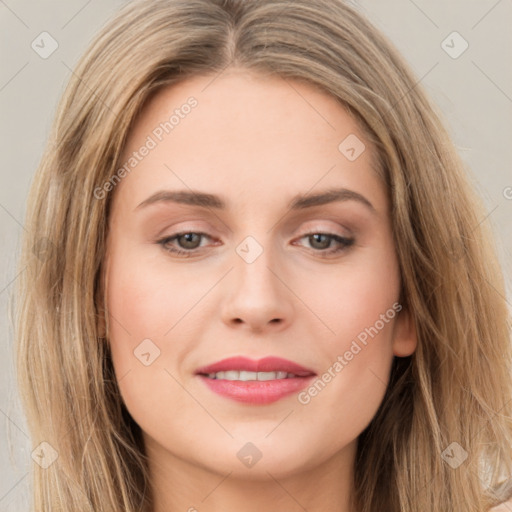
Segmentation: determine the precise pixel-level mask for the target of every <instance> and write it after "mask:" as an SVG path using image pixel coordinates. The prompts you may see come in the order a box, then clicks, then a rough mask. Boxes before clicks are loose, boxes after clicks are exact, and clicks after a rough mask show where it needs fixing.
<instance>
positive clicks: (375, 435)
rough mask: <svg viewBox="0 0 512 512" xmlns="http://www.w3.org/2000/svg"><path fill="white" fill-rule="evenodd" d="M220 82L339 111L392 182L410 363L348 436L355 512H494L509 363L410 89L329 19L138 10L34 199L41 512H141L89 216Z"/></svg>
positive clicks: (130, 424)
mask: <svg viewBox="0 0 512 512" xmlns="http://www.w3.org/2000/svg"><path fill="white" fill-rule="evenodd" d="M228 66H236V67H239V68H242V69H246V70H247V71H248V72H249V71H250V72H257V73H260V74H265V75H273V76H278V77H282V78H285V79H292V80H301V81H304V82H307V83H309V84H312V85H314V86H315V87H318V88H320V89H321V90H322V91H324V92H325V93H327V94H330V95H332V96H333V97H335V98H337V99H338V100H339V102H340V104H341V105H343V106H344V107H345V108H347V109H348V111H349V112H350V113H351V114H352V115H353V116H354V118H355V119H356V120H357V121H358V122H359V123H360V125H361V127H362V129H363V130H364V131H365V133H366V134H367V137H368V140H369V141H371V143H372V145H373V147H374V148H375V151H376V155H377V157H378V160H379V162H380V166H381V169H382V171H383V174H384V176H385V181H386V185H387V187H388V190H389V197H390V200H391V205H392V208H391V217H392V223H393V227H394V236H395V244H396V251H397V255H398V259H399V264H400V269H401V277H402V297H401V300H402V304H403V305H404V307H406V308H408V310H409V311H410V312H411V314H412V317H413V319H414V321H415V323H416V327H417V331H418V338H419V339H418V347H417V350H416V352H415V353H414V355H413V356H411V357H408V358H396V359H395V361H394V363H393V368H392V373H391V381H390V384H389V387H388V390H387V394H386V396H385V398H384V401H383V403H382V405H381V407H380V408H379V410H378V412H377V414H376V416H375V418H374V419H373V421H372V422H371V424H370V425H369V426H368V428H367V429H366V430H365V431H364V432H363V433H362V434H361V436H360V439H359V444H358V452H357V459H356V463H355V468H354V469H355V482H354V483H355V492H354V496H355V503H356V506H357V510H358V511H360V512H375V511H376V510H385V511H386V512H399V511H401V512H417V511H418V510H421V511H422V512H445V511H446V510H450V511H452V512H470V511H474V512H482V511H484V510H488V509H489V508H490V507H491V506H494V505H496V504H497V503H499V502H500V501H502V500H503V499H504V498H505V492H504V493H502V494H503V495H502V496H501V497H500V496H497V491H496V489H498V487H499V485H502V487H503V485H504V484H503V482H505V481H506V479H507V478H509V477H510V475H511V474H512V454H511V446H512V401H511V400H512V383H511V377H510V371H511V368H512V348H511V343H510V333H509V325H508V321H509V317H508V311H507V308H506V305H505V300H504V298H503V297H504V295H505V291H504V285H503V281H502V277H501V273H500V267H499V265H498V263H497V260H496V258H495V255H494V250H493V248H492V244H491V241H490V240H491V239H490V236H489V235H488V234H487V233H486V229H485V223H483V222H482V219H483V218H484V217H485V215H484V211H483V208H482V206H481V204H480V202H479V200H477V198H476V197H475V195H474V193H473V192H472V190H471V188H470V186H469V184H468V182H467V178H466V177H465V170H464V169H463V165H462V164H461V160H460V159H459V156H458V155H457V153H456V151H455V149H454V147H453V145H452V144H451V143H450V142H449V136H448V134H447V132H446V131H445V129H444V128H443V126H442V124H441V122H440V120H439V115H438V114H437V113H436V112H435V110H434V108H433V107H432V105H430V104H429V101H428V100H427V98H426V96H425V94H424V92H423V91H422V88H421V86H420V85H419V84H417V80H416V78H415V77H414V76H413V75H412V73H411V72H410V70H409V69H408V67H407V65H406V64H405V63H404V61H403V60H402V59H401V57H400V56H399V55H398V54H397V52H396V50H395V49H394V48H393V47H392V45H391V44H390V43H389V42H388V41H387V40H386V39H385V38H384V37H383V36H382V35H381V34H380V33H379V32H378V31H377V30H376V29H375V28H374V27H373V26H372V25H371V24H370V23H369V22H368V21H366V20H365V18H364V17H363V16H361V15H360V14H359V13H358V12H357V11H356V10H355V9H354V8H352V7H350V6H349V5H347V4H346V3H344V2H342V1H341V0H316V1H315V2H311V1H309V0H270V1H255V0H245V1H242V0H142V1H135V2H132V3H129V4H128V5H126V6H125V7H124V8H123V9H122V10H121V11H120V12H119V14H118V15H117V16H116V17H115V18H114V19H113V20H111V21H110V22H109V23H108V25H107V26H106V27H105V28H104V29H103V30H102V31H101V33H100V34H99V35H98V36H97V37H96V38H95V40H94V41H93V43H92V44H91V46H90V48H89V49H88V50H87V52H86V54H85V55H84V56H83V58H82V59H81V60H80V62H79V63H78V65H77V67H76V69H75V71H74V73H73V75H72V77H71V79H70V83H69V85H68V87H67V89H66V91H65V94H64V96H63V98H62V100H61V103H60V105H59V108H58V112H57V116H56V120H55V123H54V126H53V129H52V132H51V136H50V141H49V142H48V146H47V149H46V151H45V154H44V155H43V158H42V161H41V164H40V167H39V169H38V171H37V174H36V176H35V180H34V183H33V185H32V189H31V192H30V196H29V199H28V208H27V218H26V228H27V234H26V235H25V238H24V245H23V254H22V258H21V262H20V268H23V269H24V272H23V273H22V275H21V278H20V285H19V289H18V292H17V306H18V307H17V311H18V314H17V329H16V331H17V354H18V356H17V357H18V360H17V365H18V375H19V383H20V389H21V394H22V398H23V401H24V406H25V409H26V413H27V419H28V423H29V426H30V429H31V435H32V437H33V440H34V445H37V444H39V443H40V442H42V441H45V442H47V443H49V444H50V445H51V446H52V447H53V448H54V449H55V450H56V451H57V452H58V456H59V457H58V459H57V460H56V461H55V462H54V463H53V464H51V465H50V466H49V467H48V468H46V469H43V468H41V467H39V466H38V465H37V464H34V508H35V510H37V511H39V512H47V511H48V512H49V511H51V512H58V511H66V512H75V511H76V512H78V511H80V512H86V511H90V512H92V511H97V510H102V511H103V512H119V510H124V511H126V512H135V511H141V510H142V511H149V510H151V488H150V481H149V478H148V471H147V461H146V457H145V454H144V448H143V444H142V441H141V435H140V428H139V427H138V426H137V425H136V424H135V422H134V421H133V420H132V419H131V417H130V415H129V414H128V412H127V410H126V408H125V407H124V404H123V403H122V399H121V397H120V393H119V390H118V387H117V382H116V379H115V376H114V373H113V369H112V363H111V359H110V353H109V347H108V343H104V342H101V341H98V336H99V333H98V321H99V319H100V318H101V317H102V315H103V314H104V311H103V306H102V305H103V304H104V297H103V291H104V290H102V272H103V269H102V262H103V257H104V253H105V241H106V237H107V226H108V222H107V221H108V215H109V207H110V204H111V196H112V194H111V193H110V194H107V196H106V197H105V198H104V199H96V197H95V194H94V190H95V189H96V188H97V187H101V186H102V185H103V184H104V183H105V181H106V180H109V179H111V177H112V176H113V175H114V174H115V173H116V169H117V168H118V167H117V166H118V165H119V156H120V155H121V152H122V149H123V147H124V144H125V142H126V139H127V135H128V133H129V130H130V128H131V126H132V125H133V123H134V121H135V119H136V116H137V114H138V113H140V111H141V109H142V108H143V106H144V105H145V103H146V102H147V100H148V98H149V97H150V96H152V95H153V94H155V93H156V92H157V91H158V90H159V89H161V88H162V87H164V86H168V85H170V84H174V83H177V82H179V81H182V80H184V79H186V78H187V77H191V76H194V75H199V74H202V75H210V74H211V75H212V76H213V74H215V73H222V71H223V70H224V69H225V68H226V67H228ZM107 317H108V315H107ZM107 337H108V334H107ZM453 443H457V444H453ZM447 450H448V451H447ZM450 450H451V451H450ZM453 450H456V453H459V454H460V453H466V452H467V456H468V457H467V460H465V462H463V463H462V464H461V465H460V466H459V467H457V468H455V467H452V466H454V465H453V464H449V463H448V462H447V461H449V457H450V456H451V457H453V453H454V451H453ZM461 450H465V452H461ZM491 489H494V490H495V492H493V491H491ZM509 492H510V491H509ZM509 492H508V493H509Z"/></svg>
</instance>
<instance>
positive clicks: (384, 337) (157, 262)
mask: <svg viewBox="0 0 512 512" xmlns="http://www.w3.org/2000/svg"><path fill="white" fill-rule="evenodd" d="M214 78H215V80H213V79H214ZM190 96H194V97H195V98H196V99H197V101H198V105H197V106H196V107H195V108H194V109H192V110H191V112H190V113H189V114H188V115H187V116H185V117H184V118H183V119H180V122H179V124H178V125H177V126H176V127H175V128H174V129H173V131H172V132H171V133H169V134H167V135H166V136H165V137H164V138H163V140H162V141H161V142H159V143H158V145H157V146H156V147H155V148H154V149H152V150H151V151H150V152H149V154H148V155H147V156H145V157H144V158H143V159H142V160H141V161H140V162H139V163H138V164H137V166H136V167H135V168H134V170H132V171H131V172H130V173H129V174H127V176H126V177H124V179H122V181H121V182H120V183H119V184H118V185H117V186H116V188H115V191H114V197H113V203H112V210H111V216H110V219H109V235H108V241H107V254H106V262H105V263H106V265H105V269H106V270H105V277H106V281H105V282H106V291H107V295H106V296H107V302H108V304H107V308H108V311H109V324H110V325H109V341H110V344H111V347H112V357H113V364H114V367H115V371H116V376H117V379H118V382H119V387H120V391H121V394H122V398H123V400H124V402H125V404H126V406H127V408H128V410H129V412H130V414H131V415H132V417H133V418H134V420H135V421H136V422H137V423H138V424H139V425H140V427H141V429H142V431H143V436H144V442H145V446H146V451H147V455H148V458H149V467H150V472H151V478H152V486H153V494H154V499H155V508H154V510H155V512H163V511H167V512H168V511H186V510H190V511H192V510H198V511H200V512H203V511H213V510H223V511H228V512H229V511H235V510H237V511H239V510H244V511H247V512H251V511H261V510H275V509H282V510H287V511H291V512H292V511H299V510H301V511H302V510H303V509H304V508H306V509H307V510H308V511H309V512H314V511H320V510H322V511H323V512H325V511H337V512H340V511H341V512H349V511H351V510H352V508H351V505H350V503H349V495H350V491H351V489H352V484H351V482H352V477H353V469H352V468H353V463H354V456H355V453H356V447H357V439H358V436H359V435H360V433H361V432H362V431H363V430H364V429H365V428H366V426H367V425H368V424H369V422H370V421H371V419H372V418H373V416H374V415H375V413H376V411H377V409H378V407H379V405H380V403H381V401H382V399H383V396H384V392H385V389H386V384H387V382H388V376H389V371H390V368H391V363H392V360H393V358H394V357H395V356H397V357H403V356H408V355H410V354H412V353H413V352H414V350H415V348H416V333H415V328H414V325H413V324H412V322H411V319H410V317H409V315H408V313H407V312H406V311H405V310H402V311H401V312H400V313H398V314H397V315H396V316H395V317H394V318H393V319H391V320H389V321H388V322H387V323H386V324H385V326H384V327H383V328H382V329H381V330H380V331H379V332H378V334H377V335H376V336H374V337H373V338H370V339H369V342H368V344H367V345H366V346H364V348H363V349H362V350H361V351H360V352H359V353H358V354H357V355H355V356H354V357H353V359H352V360H350V361H349V362H348V364H347V365H346V366H344V368H343V370H342V371H341V372H339V373H337V374H336V376H335V377H334V378H332V379H331V381H330V382H329V383H328V384H327V385H326V386H325V388H324V389H323V390H322V391H321V392H320V393H318V394H317V395H316V396H314V397H312V398H311V400H310V401H309V403H307V404H302V403H300V402H299V400H298V396H297V393H294V394H292V395H290V396H287V397H285V398H283V399H281V400H279V401H277V402H274V403H272V404H267V405H250V404H245V403H240V402H236V401H233V400H230V399H228V398H225V397H223V396H219V395H217V394H215V393H213V392H212V391H211V390H209V389H208V388H207V386H205V384H204V382H203V381H202V380H201V379H200V378H199V377H198V376H197V375H196V374H195V371H196V369H197V368H199V367H200V366H204V365H207V364H211V363H214V362H216V361H219V360H221V359H224V358H226V357H232V356H239V355H243V356H246V357H249V358H253V359H259V358H261V357H265V356H268V355H273V356H277V357H282V358H285V359H289V360H292V361H295V362H297V363H299V364H301V365H303V366H305V367H307V368H310V369H312V370H313V371H314V372H315V373H316V374H317V375H322V374H323V373H324V372H326V371H327V370H328V368H330V367H332V366H333V363H334V362H335V361H336V360H337V358H338V356H340V355H341V356H343V354H344V353H345V352H346V351H347V350H349V349H350V346H351V343H352V342H353V340H355V339H356V337H357V336H358V334H360V333H361V332H363V331H364V330H365V328H368V327H370V326H373V325H375V323H376V321H377V320H378V319H379V318H380V315H382V314H385V313H386V311H387V310H389V309H390V308H392V305H393V304H394V303H397V302H398V298H399V293H400V277H399V267H398V262H397V257H396V253H395V247H394V242H393V236H392V226H391V222H390V216H389V204H388V200H387V194H386V189H385V187H384V184H383V182H382V180H381V178H380V176H379V175H378V174H377V172H376V171H375V170H374V167H373V165H372V164H373V163H374V157H375V155H374V152H373V149H372V147H371V146H370V143H369V142H368V141H366V140H365V138H364V135H363V133H362V132H361V130H360V129H359V127H358V125H357V124H356V122H355V121H354V119H353V118H352V117H350V116H349V114H348V113H347V112H346V111H345V109H344V108H343V107H342V106H341V105H340V104H339V103H338V102H337V101H336V100H335V99H334V98H332V97H330V96H328V95H326V94H325V93H323V92H321V91H319V90H317V89H315V88H313V87H312V86H310V85H307V84H304V83H299V82H296V81H287V80H284V79H281V78H275V77H273V78H268V77H263V76H260V75H255V74H253V73H249V72H247V71H245V70H240V69H232V68H230V69H229V70H227V71H224V72H223V73H222V74H221V75H220V76H217V77H214V76H196V77H194V78H192V79H188V80H186V81H184V82H182V83H180V84H178V85H174V86H172V87H167V88H166V89H163V90H162V91H160V92H159V93H158V94H157V95H156V96H155V97H154V98H153V99H152V100H151V101H150V102H149V103H148V104H147V105H146V107H145V108H144V109H143V111H142V114H141V116H139V118H138V119H137V120H136V123H135V125H134V127H133V129H132V131H131V133H130V136H129V139H128V141H127V145H126V148H125V151H124V154H123V156H122V159H121V161H123V162H124V161H126V160H127V159H128V158H129V157H130V155H132V153H133V151H138V150H139V148H140V147H141V146H142V145H143V144H144V142H145V141H146V140H147V137H148V135H151V133H152V131H153V130H154V129H155V127H157V126H158V125H159V123H161V122H163V121H164V120H166V119H168V118H169V116H170V115H171V114H172V111H173V110H174V109H175V108H179V107H180V106H181V105H183V104H184V103H185V102H186V100H187V98H189V97H190ZM349 134H355V135H357V137H358V138H359V139H360V140H361V141H363V142H364V143H365V145H366V150H365V151H364V152H363V153H362V154H361V155H360V156H359V157H358V158H357V159H356V160H355V161H349V160H348V159H347V158H346V157H345V156H344V155H343V154H342V153H341V152H340V151H339V150H338V145H339V144H340V142H341V141H343V140H344V139H345V137H347V136H348V135H349ZM331 187H344V188H347V189H350V190H351V191H355V192H357V193H359V194H361V195H362V196H364V197H365V198H366V199H367V201H369V202H370V203H371V205H373V208H374V211H372V210H371V209H370V208H369V207H368V206H366V205H365V204H363V203H362V202H360V201H356V200H351V199H349V200H344V201H336V202H331V203H329V204H324V205H320V206H314V207H310V208H306V209H303V210H300V211H292V210H290V208H289V207H288V204H289V202H290V200H291V198H292V197H294V196H296V195H306V194H313V193H317V192H320V191H323V190H325V189H328V188H331ZM161 190H187V191H190V190H194V191H201V192H207V193H211V194H216V195H219V196H221V197H222V198H223V200H224V201H225V202H226V203H227V208H226V209H225V210H217V209H214V208H205V207H201V206H193V205H183V204H177V203H174V202H164V201H160V202H155V203H153V204H151V205H146V206H142V207H139V208H137V206H138V205H139V204H140V203H141V202H143V201H145V200H146V199H147V198H148V197H149V196H151V195H152V194H154V193H155V192H157V191H161ZM182 231H185V232H199V233H206V234H207V235H208V236H207V237H203V238H199V241H198V239H197V238H196V239H194V240H195V243H196V247H198V248H197V249H195V251H196V253H195V255H193V256H191V257H183V256H179V255H176V254H173V253H171V252H169V251H166V249H165V247H163V246H162V245H161V244H159V243H158V240H160V239H162V238H163V237H165V236H167V237H171V236H172V235H174V234H176V233H178V232H182ZM312 233H328V234H335V235H338V236H342V237H346V238H353V239H354V243H353V244H352V245H349V246H346V247H344V246H343V244H339V243H337V242H336V241H335V240H334V239H330V240H331V242H329V238H327V241H326V240H325V239H323V240H322V241H320V242H319V241H316V242H315V239H312V237H310V236H307V235H309V234H312ZM247 236H251V237H253V238H254V239H255V240H256V241H257V243H258V244H259V245H260V246H261V248H262V250H263V252H262V253H261V254H260V255H259V256H258V257H257V258H256V260H255V261H253V262H252V263H248V262H247V261H245V260H244V259H243V258H242V257H241V256H240V255H239V254H238V253H237V251H236V249H237V247H238V246H239V244H240V243H241V242H242V241H243V240H244V239H245V238H246V237H247ZM194 240H193V241H192V242H194ZM186 242H187V241H186V240H183V238H182V239H181V245H180V240H178V239H175V240H174V241H173V242H169V243H168V244H167V247H169V246H170V247H175V248H181V249H182V250H187V247H191V245H190V244H191V242H190V241H189V245H188V246H187V245H186ZM329 243H330V245H329ZM322 244H323V245H322ZM333 248H334V249H336V248H341V249H342V250H341V251H339V252H336V253H331V254H330V255H327V256H325V253H326V252H328V251H329V250H333ZM188 250H189V251H190V250H192V251H193V249H190V248H189V249H188ZM322 254H324V256H322ZM144 339H151V340H152V342H153V343H154V344H155V345H156V346H158V348H159V350H160V356H159V357H158V358H157V359H155V360H154V362H152V363H151V364H150V365H149V366H145V365H144V364H142V363H141V362H140V361H139V360H138V359H137V358H136V357H135V355H134V350H136V349H137V347H138V345H139V344H140V343H141V342H142V340H144ZM248 442H251V443H253V444H254V445H255V446H256V447H257V448H258V450H259V451H260V452H261V453H262V457H261V459H260V460H259V461H258V462H257V463H256V464H255V465H254V466H252V467H247V466H246V465H244V464H243V463H242V462H241V461H240V460H239V458H238V457H237V452H238V451H239V450H240V449H241V448H242V447H243V446H244V445H246V443H248Z"/></svg>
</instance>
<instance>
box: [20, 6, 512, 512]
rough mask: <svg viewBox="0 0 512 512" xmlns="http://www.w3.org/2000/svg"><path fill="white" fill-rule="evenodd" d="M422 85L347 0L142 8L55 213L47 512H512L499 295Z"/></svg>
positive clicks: (60, 168)
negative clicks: (501, 509) (506, 510)
mask: <svg viewBox="0 0 512 512" xmlns="http://www.w3.org/2000/svg"><path fill="white" fill-rule="evenodd" d="M415 84H416V80H415V79H414V77H413V76H412V74H411V72H410V71H409V70H408V68H407V67H406V65H405V64H404V62H403V61H402V59H401V58H400V57H399V56H398V55H397V52H396V51H395V50H394V49H393V48H392V47H391V45H390V43H389V42H388V41H387V40H385V38H383V36H382V35H381V34H380V33H379V32H378V31H377V30H376V29H375V28H374V27H372V26H371V25H370V24H369V23H368V22H367V21H366V20H365V19H363V18H362V17H361V15H359V14H358V13H357V12H356V11H355V10H354V9H353V8H351V7H349V6H347V5H346V4H345V3H343V2H341V1H339V0H321V1H317V2H314V3H312V2H308V1H306V0H299V1H293V2H292V1H289V0H276V1H269V2H261V1H251V0H249V1H245V2H242V1H236V0H192V1H184V0H181V1H180V0H172V1H168V0H166V1H163V0H157V1H151V2H150V1H147V0H146V1H137V2H133V3H130V4H128V5H127V6H126V7H124V8H123V9H122V10H121V12H120V13H119V15H118V16H117V17H116V18H115V19H114V20H113V21H111V22H110V23H109V24H108V25H107V26H106V27H105V28H104V30H103V31H102V32H101V33H100V34H99V35H98V37H97V38H96V39H95V40H94V42H93V43H92V45H91V47H90V48H89V50H88V51H87V53H86V54H85V56H84V57H83V59H82V60H81V62H80V63H79V64H78V66H77V69H76V70H75V73H74V74H73V77H72V79H71V82H70V84H69V86H68V89H67V91H66V93H65V95H64V98H63V99H62V102H61V105H60V108H59V111H58V114H57V119H56V121H55V125H54V130H53V133H52V136H51V142H50V144H49V145H48V150H47V152H46V154H45V155H44V157H43V160H42V163H41V166H40V169H39V170H38V173H37V175H36V179H35V183H34V185H33V188H32V192H31V196H30V198H29V209H28V213H27V226H28V232H29V235H28V236H27V237H26V239H25V246H24V256H23V258H22V262H21V265H23V267H25V268H26V270H25V272H24V273H23V282H22V283H21V287H20V290H19V296H20V299H19V301H20V308H19V316H18V344H19V349H18V354H19V359H18V369H19V376H20V385H21V388H22V390H23V396H24V399H25V407H26V410H27V416H28V421H29V424H30V426H31V430H32V435H33V438H34V441H35V444H36V445H37V446H38V448H37V450H38V451H36V454H38V457H39V462H38V463H37V464H36V465H35V480H34V486H35V494H34V505H35V509H36V510H51V511H57V510H66V511H93V510H102V511H118V510H126V511H135V510H148V511H153V512H160V511H164V510H172V511H175V510H176V511H177V510H190V511H192V510H199V511H202V510H235V509H236V510H245V511H252V510H271V509H273V508H279V509H285V510H305V509H307V510H309V511H315V510H320V509H322V510H333V511H334V510H336V511H343V512H348V511H350V512H356V511H357V512H363V511H364V512H371V511H375V510H386V511H390V512H393V511H397V512H398V511H410V512H412V511H417V510H422V511H427V512H440V511H446V510H450V511H456V512H459V511H460V512H467V511H470V510H472V511H487V510H489V509H490V508H491V507H493V506H496V505H498V504H500V503H503V502H505V501H506V499H508V498H509V497H510V486H509V484H508V483H507V482H508V479H509V478H510V475H511V473H512V454H511V449H510V447H511V445H512V421H511V407H512V385H511V382H510V370H511V362H512V353H511V347H510V338H509V330H508V325H507V320H508V312H507V309H506V304H505V301H504V299H503V296H504V291H503V283H502V278H501V275H500V269H499V266H498V264H497V262H496V259H495V256H494V254H493V251H492V246H491V244H490V242H489V238H488V235H487V234H486V232H485V229H484V226H483V225H482V223H481V222H480V220H481V219H482V218H483V217H484V213H483V210H482V208H481V206H477V205H479V202H478V201H477V199H476V197H475V196H474V195H473V192H472V191H471V189H470V187H469V186H468V183H467V181H466V178H465V175H464V170H463V167H462V164H461V162H460V160H459V157H458V156H457V154H456V152H455V150H454V148H453V145H452V144H450V143H449V142H448V140H449V138H448V136H447V133H446V131H445V130H444V129H443V127H442V125H441V124H440V122H439V120H438V117H437V116H436V114H435V112H434V109H433V107H432V106H431V105H430V104H429V102H428V100H427V99H426V97H425V95H424V93H423V91H422V90H421V87H420V86H418V85H415ZM34 239H37V241H38V243H36V250H35V251H33V250H32V249H33V246H34ZM34 253H35V254H34ZM35 459H37V457H35ZM503 506H506V505H503Z"/></svg>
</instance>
